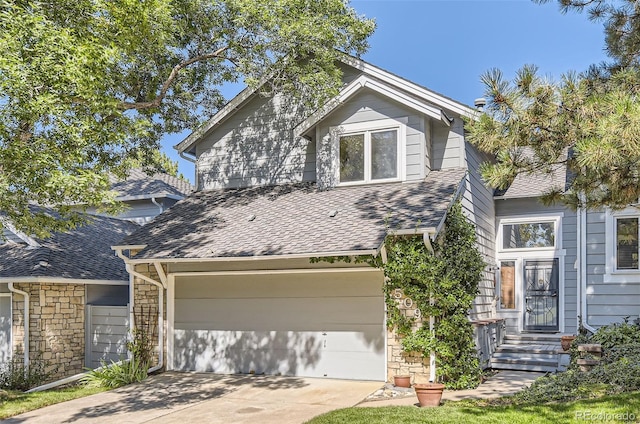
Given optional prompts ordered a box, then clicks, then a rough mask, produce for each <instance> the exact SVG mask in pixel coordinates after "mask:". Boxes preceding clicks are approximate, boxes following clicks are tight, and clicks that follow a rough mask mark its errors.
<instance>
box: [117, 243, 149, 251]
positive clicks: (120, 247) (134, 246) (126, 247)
mask: <svg viewBox="0 0 640 424" xmlns="http://www.w3.org/2000/svg"><path fill="white" fill-rule="evenodd" d="M147 246H148V245H147V244H129V245H126V244H124V245H119V244H116V245H115V246H111V250H116V251H118V250H142V249H144V248H146V247H147Z"/></svg>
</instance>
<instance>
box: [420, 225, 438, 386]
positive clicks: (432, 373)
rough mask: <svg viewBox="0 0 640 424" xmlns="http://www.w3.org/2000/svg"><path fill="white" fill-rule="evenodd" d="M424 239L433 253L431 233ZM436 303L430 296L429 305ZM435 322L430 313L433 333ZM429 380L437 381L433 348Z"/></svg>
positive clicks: (425, 234) (430, 329) (424, 234)
mask: <svg viewBox="0 0 640 424" xmlns="http://www.w3.org/2000/svg"><path fill="white" fill-rule="evenodd" d="M422 241H423V242H424V245H425V247H426V248H427V249H428V250H429V251H430V252H431V254H433V253H434V252H433V245H432V244H431V238H430V237H429V234H427V233H423V234H422ZM434 303H435V299H434V298H433V297H430V298H429V305H430V306H433V304H434ZM435 323H436V320H435V318H434V317H433V316H432V315H430V316H429V331H430V332H431V333H433V331H434V327H435ZM429 381H430V382H431V383H435V382H436V353H435V352H434V351H433V350H432V351H431V353H430V354H429Z"/></svg>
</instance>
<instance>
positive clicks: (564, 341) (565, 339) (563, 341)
mask: <svg viewBox="0 0 640 424" xmlns="http://www.w3.org/2000/svg"><path fill="white" fill-rule="evenodd" d="M575 338H576V336H562V337H560V346H562V350H564V351H565V352H567V351H568V350H569V349H571V343H572V342H573V341H574V340H575Z"/></svg>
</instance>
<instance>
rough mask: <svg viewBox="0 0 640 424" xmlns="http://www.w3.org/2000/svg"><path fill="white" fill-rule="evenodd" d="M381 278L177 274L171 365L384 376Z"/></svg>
mask: <svg viewBox="0 0 640 424" xmlns="http://www.w3.org/2000/svg"><path fill="white" fill-rule="evenodd" d="M276 277H277V278H276ZM382 281H383V278H382V275H381V274H380V273H377V272H364V273H361V272H359V273H349V274H347V273H345V274H335V273H332V274H326V275H325V274H321V273H319V274H316V275H310V274H305V275H293V276H289V275H278V276H273V275H269V276H264V275H255V276H246V275H245V276H242V277H241V278H240V277H236V276H234V277H228V276H224V277H222V276H215V277H208V279H207V278H205V277H202V276H198V277H197V278H192V277H180V278H177V279H176V281H175V293H174V299H175V300H174V302H175V303H174V322H173V328H174V340H173V351H172V353H173V366H174V369H177V370H185V371H186V370H189V371H210V372H216V373H237V372H240V373H248V372H255V373H266V374H282V375H295V376H309V377H333V378H349V379H369V380H385V362H384V361H385V336H386V330H385V328H384V299H383V295H382Z"/></svg>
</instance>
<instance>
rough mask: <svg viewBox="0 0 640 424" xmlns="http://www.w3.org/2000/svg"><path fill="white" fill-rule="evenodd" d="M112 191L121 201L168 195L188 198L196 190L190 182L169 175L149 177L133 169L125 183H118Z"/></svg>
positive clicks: (141, 171)
mask: <svg viewBox="0 0 640 424" xmlns="http://www.w3.org/2000/svg"><path fill="white" fill-rule="evenodd" d="M111 189H112V190H114V191H116V192H117V193H118V198H119V199H126V198H127V197H140V196H148V197H153V196H156V197H161V196H166V195H173V196H180V197H185V196H188V195H189V194H190V193H191V192H193V190H194V186H193V185H191V183H190V182H189V181H186V180H183V179H181V178H177V177H174V176H171V175H168V174H163V173H158V174H154V175H147V173H145V172H144V171H143V170H142V169H137V168H136V169H132V170H131V171H130V172H129V176H128V177H127V179H126V180H124V181H116V182H114V183H113V185H112V186H111Z"/></svg>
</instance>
